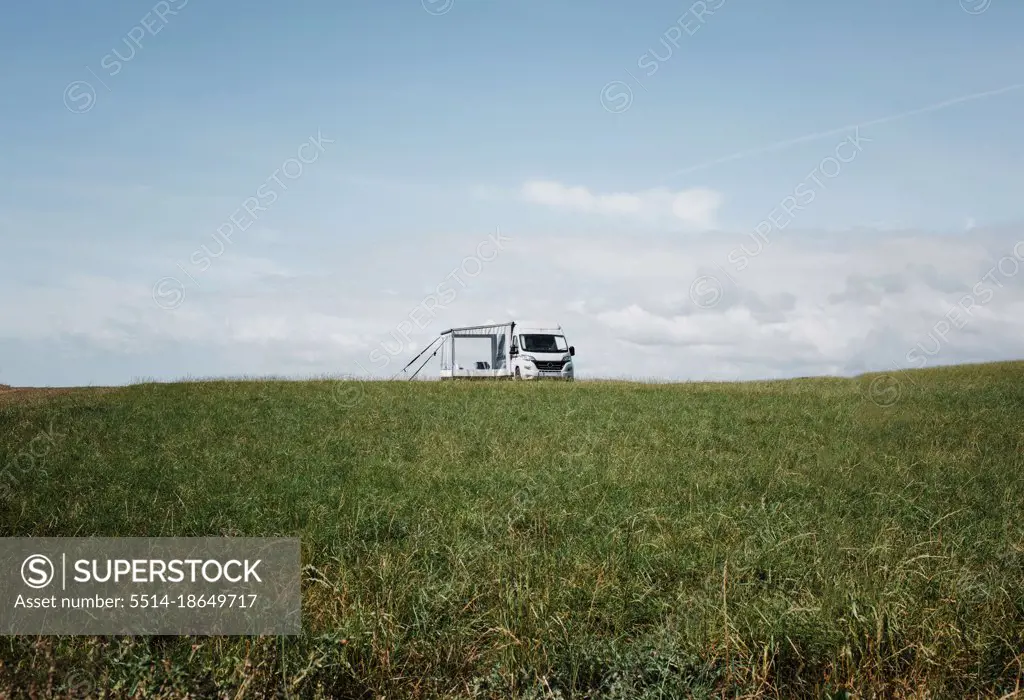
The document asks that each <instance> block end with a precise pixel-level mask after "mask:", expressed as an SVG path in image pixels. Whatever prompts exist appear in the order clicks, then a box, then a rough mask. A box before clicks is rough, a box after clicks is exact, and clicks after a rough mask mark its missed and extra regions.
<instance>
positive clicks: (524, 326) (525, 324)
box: [516, 321, 562, 331]
mask: <svg viewBox="0 0 1024 700" xmlns="http://www.w3.org/2000/svg"><path fill="white" fill-rule="evenodd" d="M516 329H517V330H520V331H522V330H529V331H561V330H562V327H561V326H560V325H558V324H557V323H554V322H552V321H517V322H516Z"/></svg>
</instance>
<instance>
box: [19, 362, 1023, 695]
mask: <svg viewBox="0 0 1024 700" xmlns="http://www.w3.org/2000/svg"><path fill="white" fill-rule="evenodd" d="M897 382H898V383H897ZM873 399H874V400H873ZM878 404H883V405H882V406H880V405H878ZM41 432H47V433H48V435H49V437H48V439H44V440H40V439H39V436H40V433H41ZM33 440H36V443H35V445H36V447H35V448H33V451H32V454H33V455H34V456H33V457H32V459H25V458H21V459H19V455H22V456H23V455H24V454H25V453H26V450H28V449H29V448H28V447H27V446H28V445H30V444H32V441H33ZM44 447H46V449H43V448H44ZM3 463H6V464H8V465H9V466H8V468H7V471H6V472H5V480H4V482H3V483H4V486H3V487H2V489H3V493H2V495H3V505H2V515H0V534H3V535H4V536H29V535H32V536H84V535H103V536H128V535H131V536H169V535H179V536H209V535H247V536H269V535H289V536H293V535H298V536H301V538H302V543H303V564H304V566H305V569H304V574H303V629H304V632H303V635H302V636H301V637H298V638H283V639H282V638H213V637H204V638H176V637H151V638H146V637H107V638H96V637H63V638H57V637H20V638H12V637H8V638H4V639H2V640H0V663H2V667H0V696H3V697H8V696H10V697H22V696H24V697H51V696H57V697H64V696H67V695H69V694H72V695H74V694H75V693H78V694H79V695H81V696H83V697H84V696H89V697H93V696H97V697H98V696H103V695H104V694H106V697H125V696H132V695H133V694H135V695H137V696H138V697H181V696H182V695H183V694H184V693H185V692H186V691H190V692H191V693H192V697H215V696H221V697H228V698H235V697H249V698H256V697H266V696H281V697H286V696H287V697H340V698H344V697H360V698H362V697H366V698H371V697H379V696H385V697H387V698H404V697H438V696H442V697H485V698H505V697H523V698H542V697H581V698H582V697H588V698H589V697H593V698H597V697H608V698H622V699H626V698H662V697H664V698H676V697H723V696H724V697H879V696H880V697H926V696H927V697H950V698H962V697H995V698H998V697H1014V694H1015V693H1018V692H1020V689H1021V688H1024V363H1006V364H992V365H975V366H964V367H956V368H941V369H935V370H924V371H919V372H913V373H907V374H902V375H900V376H899V377H898V378H897V380H885V381H879V380H878V379H877V378H873V377H870V376H867V377H861V378H857V379H850V380H845V379H807V380H792V381H778V382H757V383H743V384H711V383H708V384H703V383H701V384H664V385H650V384H633V383H619V382H575V383H570V384H560V383H526V382H524V383H511V382H506V383H480V382H466V383H441V382H417V383H411V384H409V383H404V384H403V383H391V382H368V383H353V382H330V381H319V382H294V383H293V382H257V381H253V382H248V381H240V382H190V383H181V384H139V385H135V386H131V387H126V388H123V389H116V390H97V389H81V390H73V391H69V392H39V393H33V392H10V391H9V392H4V393H0V464H3ZM12 465H13V466H12ZM83 692H84V693H85V694H84V695H82V693H83Z"/></svg>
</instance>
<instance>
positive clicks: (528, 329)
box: [402, 321, 576, 380]
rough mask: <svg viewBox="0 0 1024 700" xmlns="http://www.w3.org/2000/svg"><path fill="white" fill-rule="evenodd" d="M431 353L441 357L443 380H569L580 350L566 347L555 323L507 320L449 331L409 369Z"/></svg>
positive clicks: (563, 335)
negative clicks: (577, 352)
mask: <svg viewBox="0 0 1024 700" xmlns="http://www.w3.org/2000/svg"><path fill="white" fill-rule="evenodd" d="M457 341H458V342H457ZM435 343H440V345H435ZM456 346H458V347H456ZM431 350H433V354H431V355H429V356H428V357H427V359H428V360H429V359H430V357H433V356H434V355H437V354H440V356H441V378H442V379H456V378H481V379H482V378H493V379H497V378H500V377H506V378H512V379H566V380H571V379H573V378H574V375H575V371H574V369H573V361H572V359H573V356H574V355H575V354H576V348H574V347H572V346H571V345H569V344H568V343H567V342H566V340H565V333H563V332H562V327H561V326H560V325H558V324H557V323H516V322H515V321H509V322H507V323H495V324H489V325H486V326H466V327H463V328H450V329H448V330H446V331H445V332H444V333H442V334H441V335H440V336H439V337H438V338H437V340H436V341H434V343H431V344H430V345H429V346H427V348H425V349H424V350H423V352H421V353H420V354H419V355H417V356H416V357H415V358H413V360H412V362H410V363H409V364H408V365H406V368H408V367H409V366H411V365H412V364H413V362H416V361H417V360H418V359H419V358H420V357H421V356H423V355H427V353H429V352H430V351H431ZM424 364H425V362H424ZM422 367H423V365H421V366H420V369H422ZM402 371H403V372H404V371H405V370H402ZM416 372H417V373H418V372H419V370H417V371H416ZM415 376H416V375H415V374H413V375H412V377H415Z"/></svg>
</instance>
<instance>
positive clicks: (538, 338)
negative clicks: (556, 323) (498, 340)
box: [519, 335, 569, 352]
mask: <svg viewBox="0 0 1024 700" xmlns="http://www.w3.org/2000/svg"><path fill="white" fill-rule="evenodd" d="M519 337H520V339H521V340H522V345H523V351H524V352H565V351H567V350H568V349H569V346H568V345H566V344H565V337H564V336H560V335H521V336H519Z"/></svg>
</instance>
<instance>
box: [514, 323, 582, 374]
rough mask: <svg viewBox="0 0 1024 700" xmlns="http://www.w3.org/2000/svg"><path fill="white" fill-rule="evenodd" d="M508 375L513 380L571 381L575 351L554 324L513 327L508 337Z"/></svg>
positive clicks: (558, 327) (560, 328)
mask: <svg viewBox="0 0 1024 700" xmlns="http://www.w3.org/2000/svg"><path fill="white" fill-rule="evenodd" d="M510 354H511V356H512V363H511V364H512V376H513V377H515V378H516V379H539V378H550V379H572V378H573V374H574V370H573V366H572V358H573V357H574V356H575V355H576V348H574V347H573V346H571V345H569V344H568V343H567V342H566V340H565V333H563V332H562V327H561V326H560V325H558V324H557V323H531V324H525V323H524V324H522V325H520V324H516V326H515V327H514V329H513V335H512V349H511V353H510Z"/></svg>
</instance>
